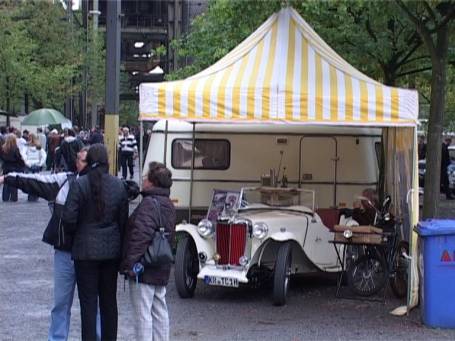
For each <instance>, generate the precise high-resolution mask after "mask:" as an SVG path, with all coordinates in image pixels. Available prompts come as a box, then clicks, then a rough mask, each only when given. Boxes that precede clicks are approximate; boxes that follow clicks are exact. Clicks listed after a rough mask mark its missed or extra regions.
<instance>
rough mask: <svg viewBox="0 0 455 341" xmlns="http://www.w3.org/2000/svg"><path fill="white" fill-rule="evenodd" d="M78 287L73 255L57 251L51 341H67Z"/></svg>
mask: <svg viewBox="0 0 455 341" xmlns="http://www.w3.org/2000/svg"><path fill="white" fill-rule="evenodd" d="M75 287H76V272H75V271H74V262H73V260H72V259H71V253H70V252H66V251H61V250H55V253H54V307H53V308H52V311H51V325H50V327H49V335H48V340H49V341H54V340H55V341H56V340H65V341H66V340H67V339H68V334H69V329H70V320H71V306H72V305H73V297H74V289H75ZM97 317H98V318H97V321H96V322H97V326H96V327H97V328H96V330H97V333H96V334H97V339H98V340H99V339H100V335H101V332H100V330H101V327H100V325H101V324H100V321H99V313H98V314H97Z"/></svg>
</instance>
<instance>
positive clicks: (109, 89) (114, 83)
mask: <svg viewBox="0 0 455 341" xmlns="http://www.w3.org/2000/svg"><path fill="white" fill-rule="evenodd" d="M120 5H121V0H116V1H107V15H106V32H107V44H106V116H105V119H104V133H105V144H106V147H107V150H108V153H109V171H110V173H111V174H112V175H116V174H117V144H118V141H117V139H118V126H119V92H120V7H121V6H120Z"/></svg>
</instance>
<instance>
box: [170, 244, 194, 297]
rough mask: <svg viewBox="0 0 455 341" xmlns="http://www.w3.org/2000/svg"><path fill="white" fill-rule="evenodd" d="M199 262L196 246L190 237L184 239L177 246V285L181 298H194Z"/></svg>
mask: <svg viewBox="0 0 455 341" xmlns="http://www.w3.org/2000/svg"><path fill="white" fill-rule="evenodd" d="M198 271H199V260H198V258H197V251H196V245H194V241H193V240H192V239H191V237H189V236H185V237H184V238H182V239H181V240H180V241H179V243H178V244H177V252H176V254H175V272H174V275H175V285H176V287H177V293H178V294H179V296H180V297H181V298H190V297H193V296H194V291H195V290H196V284H197V273H198Z"/></svg>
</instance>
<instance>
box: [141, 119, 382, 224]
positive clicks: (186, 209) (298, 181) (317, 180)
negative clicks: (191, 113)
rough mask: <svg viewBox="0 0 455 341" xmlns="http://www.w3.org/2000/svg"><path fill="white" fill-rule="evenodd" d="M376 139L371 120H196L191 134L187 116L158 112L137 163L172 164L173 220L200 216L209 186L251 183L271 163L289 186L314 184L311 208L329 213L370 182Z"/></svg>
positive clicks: (225, 187)
mask: <svg viewBox="0 0 455 341" xmlns="http://www.w3.org/2000/svg"><path fill="white" fill-rule="evenodd" d="M193 139H194V141H195V148H194V155H195V156H194V169H193V170H192V169H191V168H192V167H191V164H192V152H193V148H192V142H193ZM380 141H381V129H377V128H364V127H340V126H309V125H305V126H300V125H291V126H289V125H274V124H241V123H236V124H222V123H221V124H220V123H214V124H212V123H198V124H196V125H195V126H194V135H193V124H192V123H188V122H184V121H176V120H169V121H166V120H161V121H158V122H157V123H156V124H155V125H154V126H153V130H152V136H151V138H150V143H149V146H148V150H147V153H146V155H145V167H144V171H146V170H147V165H148V163H149V162H150V161H159V162H163V163H165V164H166V166H167V167H168V168H169V169H170V170H171V171H172V174H173V181H174V183H173V186H172V189H171V199H172V200H173V202H174V204H175V206H176V208H177V212H178V219H177V222H178V223H179V222H181V221H183V220H185V221H193V222H195V223H197V222H198V221H200V220H201V219H203V218H205V216H206V214H207V208H208V206H209V204H210V200H211V198H212V193H213V190H215V189H218V190H240V189H241V188H242V187H254V186H258V185H259V184H260V183H261V176H262V175H264V174H269V173H270V170H271V169H273V170H274V171H275V172H276V175H277V178H278V180H279V181H280V180H281V179H282V177H283V175H285V177H286V178H287V183H288V186H289V187H295V188H303V189H306V190H314V193H315V210H316V211H319V212H322V213H321V215H324V213H325V212H326V211H327V213H328V214H329V215H330V210H327V209H331V208H334V207H350V206H351V205H352V201H353V198H354V197H355V196H356V195H359V194H360V193H361V192H362V190H363V189H365V188H367V187H376V186H377V182H378V177H379V167H378V164H379V161H378V160H379V153H380V150H381V148H380ZM280 185H281V184H279V185H278V186H280ZM190 214H191V219H190ZM323 219H324V218H323ZM329 225H330V224H329Z"/></svg>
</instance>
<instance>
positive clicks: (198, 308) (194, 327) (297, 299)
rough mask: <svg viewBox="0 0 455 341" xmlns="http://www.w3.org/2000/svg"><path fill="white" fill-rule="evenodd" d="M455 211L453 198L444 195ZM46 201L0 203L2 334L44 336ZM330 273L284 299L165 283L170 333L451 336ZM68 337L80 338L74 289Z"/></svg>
mask: <svg viewBox="0 0 455 341" xmlns="http://www.w3.org/2000/svg"><path fill="white" fill-rule="evenodd" d="M442 206H444V215H445V216H446V217H452V218H453V217H455V202H446V201H443V202H442ZM49 215H50V214H49V210H48V207H47V205H46V203H45V202H44V201H43V200H40V201H39V202H38V203H28V202H26V198H25V196H23V195H21V196H20V199H19V202H18V203H0V259H1V261H0V272H1V274H2V275H1V276H0V288H1V290H0V340H21V341H22V340H24V341H26V340H45V339H46V337H47V329H48V323H49V311H50V308H51V302H52V285H53V284H52V267H53V265H52V259H53V258H52V253H53V250H52V249H51V247H49V246H48V245H46V244H44V243H42V242H41V236H42V232H43V230H44V227H45V225H46V223H47V221H48V219H49ZM334 295H335V282H334V280H333V279H318V280H315V279H298V280H297V281H294V282H293V285H292V289H291V291H290V298H289V303H288V304H287V305H286V306H284V307H274V306H272V305H271V300H270V292H269V291H268V290H260V291H255V290H252V289H249V288H241V289H237V290H231V289H223V288H215V287H206V286H204V285H202V284H199V285H198V288H197V290H196V296H195V298H194V299H191V300H182V299H180V298H178V296H177V293H176V291H175V287H174V283H173V281H172V280H171V283H170V285H169V286H168V296H167V297H168V305H169V309H170V317H171V340H182V341H183V340H316V339H317V340H348V339H349V340H454V339H455V330H439V329H430V328H426V327H425V326H423V325H422V324H421V322H420V315H419V314H420V312H419V310H418V309H415V310H414V311H413V312H412V313H411V314H410V315H409V316H406V317H394V316H392V315H390V314H389V311H391V310H392V309H393V308H395V307H397V306H398V305H400V304H401V302H400V301H397V300H395V299H393V298H389V299H388V300H387V302H386V304H385V305H383V304H381V303H371V302H363V301H352V300H341V299H335V297H334ZM117 296H118V301H119V340H134V338H133V336H132V335H133V329H132V309H131V306H130V303H129V300H128V291H126V292H124V291H123V280H121V279H119V281H118V294H117ZM72 313H73V318H72V325H71V340H78V339H79V338H80V317H79V301H78V299H77V296H76V297H75V301H74V305H73V310H72Z"/></svg>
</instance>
